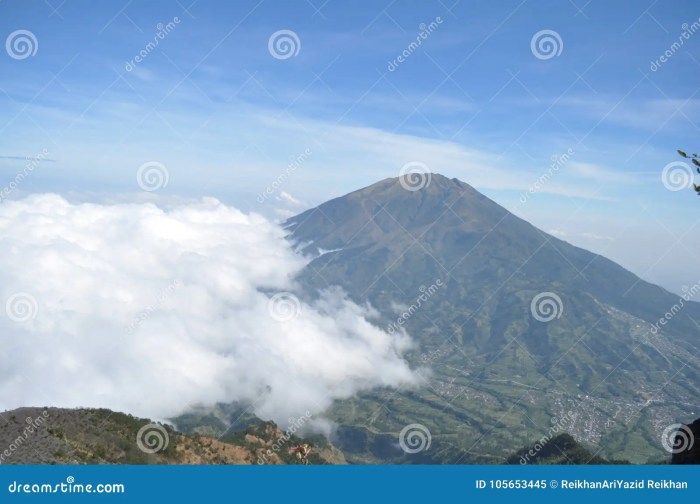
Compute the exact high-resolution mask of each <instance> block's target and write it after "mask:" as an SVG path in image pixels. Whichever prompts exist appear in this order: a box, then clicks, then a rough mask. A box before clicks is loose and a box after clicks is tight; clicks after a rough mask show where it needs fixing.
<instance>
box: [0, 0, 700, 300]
mask: <svg viewBox="0 0 700 504" xmlns="http://www.w3.org/2000/svg"><path fill="white" fill-rule="evenodd" d="M168 23H172V24H171V25H170V28H168V27H167V25H168ZM431 23H433V25H432V27H428V26H429V25H431ZM684 23H686V25H685V28H684ZM693 23H700V7H698V5H697V3H696V2H692V1H668V2H657V1H654V0H648V1H647V0H643V1H620V2H615V3H614V5H611V2H607V1H602V0H591V1H588V2H586V0H571V1H556V2H555V1H535V0H527V1H523V0H517V1H501V2H484V1H479V2H474V1H466V0H463V1H459V2H454V0H443V1H431V0H429V1H424V2H418V1H411V2H408V1H399V0H397V1H393V2H392V1H388V0H387V1H372V2H370V1H358V2H352V3H348V2H339V1H334V0H330V1H328V2H325V3H324V2H323V1H322V0H309V1H304V0H302V1H293V2H282V1H273V0H264V1H259V0H257V1H236V2H224V1H221V2H219V1H209V0H199V1H194V2H193V0H180V1H167V2H166V1H161V2H157V1H156V2H153V1H148V2H146V1H139V0H134V1H131V2H124V1H121V0H119V1H105V2H86V1H85V2H83V1H71V0H68V1H65V2H63V3H61V1H60V0H47V1H14V0H3V1H0V35H2V37H1V40H0V42H5V44H3V47H0V76H1V77H0V135H1V136H0V185H2V186H5V187H7V185H8V184H9V183H10V182H11V181H13V180H15V179H16V175H17V174H18V173H20V172H22V171H26V165H27V162H26V161H25V160H24V159H25V158H26V157H28V156H29V157H36V156H38V155H39V154H40V153H46V154H45V155H44V156H43V158H45V159H42V161H41V162H40V163H37V166H36V167H34V168H33V169H32V170H31V174H30V176H27V177H26V178H24V179H23V180H22V182H21V184H19V186H18V187H17V188H16V189H13V190H12V191H11V194H10V196H9V197H21V196H22V195H23V194H26V193H31V192H46V191H54V192H60V193H64V194H68V195H71V196H73V197H75V198H85V199H90V198H97V199H115V198H133V197H140V198H146V197H149V198H150V197H158V198H162V199H164V200H167V198H192V197H202V196H215V197H217V198H220V199H221V200H223V201H225V202H227V203H230V204H232V205H235V206H237V207H238V208H241V209H243V210H245V211H256V212H260V213H263V214H265V215H268V216H276V217H283V216H285V215H290V214H292V213H295V212H298V211H300V210H303V209H305V208H307V207H309V206H313V205H316V204H318V203H321V202H323V201H325V200H327V199H329V198H331V197H334V196H339V195H341V194H344V193H346V192H349V191H352V190H354V189H357V188H360V187H363V186H366V185H369V184H371V183H373V182H376V181H377V180H380V179H383V178H386V177H395V176H397V175H398V174H399V171H400V169H401V167H402V166H404V165H405V164H406V163H411V162H419V163H422V164H423V165H425V166H427V167H428V169H429V170H430V171H432V172H436V173H442V174H444V175H447V176H450V177H458V178H460V179H461V180H464V181H465V182H467V183H470V184H472V185H473V186H475V187H476V188H477V189H479V190H481V191H482V192H484V193H485V194H487V195H488V196H489V197H491V198H492V199H494V200H495V201H497V202H498V203H500V204H502V205H504V206H505V207H506V208H508V209H509V210H511V211H513V212H514V213H516V214H517V215H519V216H522V217H523V218H526V219H528V220H530V221H531V222H533V223H534V224H535V225H537V226H538V227H540V228H542V229H544V230H546V231H549V232H552V233H553V234H555V235H557V236H559V237H561V238H563V239H565V240H567V241H570V242H571V243H574V244H576V245H580V246H583V247H585V248H588V249H591V250H593V251H595V252H599V253H602V254H603V255H606V256H609V257H610V258H612V259H614V260H616V261H618V262H620V263H621V264H623V265H624V266H626V267H628V268H629V269H631V270H632V271H634V272H635V273H637V274H639V275H641V276H642V277H644V278H646V279H649V280H652V281H654V282H657V283H660V284H662V285H664V286H665V287H667V288H669V289H671V290H674V291H677V292H679V291H680V290H681V288H682V286H683V285H687V286H690V285H692V284H694V283H696V282H698V281H699V280H700V279H699V278H696V277H697V275H695V276H696V277H693V275H694V274H695V273H694V272H697V266H696V265H697V264H698V263H699V261H700V259H699V257H698V256H700V252H698V251H697V239H695V240H693V237H697V230H698V227H697V224H698V219H697V215H698V212H697V205H698V204H700V201H697V197H696V196H695V195H694V194H693V192H692V190H684V191H671V190H669V189H668V188H667V187H666V186H665V185H664V184H663V183H662V171H663V169H664V167H665V166H667V165H668V164H669V163H672V162H677V161H680V158H679V157H678V156H677V155H676V154H675V149H677V148H685V149H687V150H689V151H692V150H693V149H696V150H698V149H700V146H699V144H700V135H698V133H700V127H699V126H698V124H699V123H700V119H698V117H700V115H699V114H698V112H700V94H699V93H700V79H698V76H700V24H696V25H695V26H696V28H694V27H693ZM421 27H425V28H421ZM17 30H26V31H28V32H30V34H31V35H32V36H33V39H32V38H31V37H30V38H29V39H27V40H28V41H29V54H26V53H22V47H20V46H18V47H14V46H12V45H11V44H10V42H11V41H12V40H14V39H15V38H17V37H22V36H26V35H23V34H22V33H20V34H17V33H16V32H17ZM280 30H289V31H291V32H293V35H294V36H295V37H296V39H295V40H294V39H292V44H293V47H292V54H290V55H289V57H287V58H285V57H279V56H280V54H277V56H278V57H275V54H273V53H274V45H273V50H272V51H271V50H270V48H269V42H270V38H271V36H272V35H273V33H275V32H278V31H280ZM543 30H548V31H549V33H550V35H549V36H550V37H552V38H551V39H550V40H551V41H552V42H553V44H554V52H553V53H548V52H546V49H547V47H546V44H545V46H543V48H538V46H537V45H536V42H537V40H538V39H537V38H536V39H535V45H534V49H533V37H535V36H536V34H538V33H540V32H542V31H543ZM684 31H685V33H686V35H687V37H686V38H684V37H683V36H682V33H683V32H684ZM159 32H160V33H161V35H162V38H158V35H157V34H158V33H159ZM165 32H168V33H165ZM421 32H423V38H421V37H420V33H421ZM427 32H430V33H427ZM552 32H554V35H552ZM544 36H545V37H546V36H547V34H545V35H544ZM417 37H418V38H420V40H421V43H420V46H418V47H411V43H412V42H415V41H416V40H417ZM154 39H157V40H158V44H157V46H155V47H150V48H148V44H149V42H153V41H154ZM681 39H682V40H683V44H682V45H681V46H679V47H675V48H674V47H673V44H674V42H678V41H679V40H681ZM297 41H298V42H297ZM545 42H546V41H545ZM8 44H10V45H8ZM550 48H551V47H550ZM2 49H4V51H3V50H2ZM34 50H35V51H36V52H34ZM142 51H144V52H142ZM404 51H406V52H404ZM667 51H669V52H668V53H667ZM139 53H141V54H145V57H143V58H142V61H140V62H135V61H134V59H135V57H136V56H138V55H139ZM665 53H666V54H670V56H669V57H665V59H666V61H663V62H662V61H660V59H659V58H660V57H661V56H662V55H664V54H665ZM402 54H404V55H406V54H407V56H405V57H403V61H400V62H398V64H396V63H397V58H398V57H399V56H400V55H402ZM13 56H14V57H13ZM25 56H26V57H25ZM282 56H286V54H282ZM391 62H394V63H395V64H394V65H393V68H391V69H390V67H391V66H392V65H390V63H391ZM654 62H655V64H652V63H654ZM304 152H309V153H311V154H310V155H305V156H304V160H303V162H302V163H300V164H299V165H298V167H297V168H296V169H294V170H293V171H292V172H291V173H289V175H288V176H286V177H284V181H283V183H281V184H279V185H278V186H275V188H274V191H273V192H274V194H273V195H272V196H271V197H269V198H265V199H264V201H263V202H262V203H260V202H259V201H258V195H260V194H261V193H262V192H264V191H265V189H266V188H267V187H270V186H271V185H272V184H273V183H274V182H275V181H276V180H278V179H279V177H280V175H281V174H284V173H286V172H288V171H289V170H288V163H289V160H290V158H298V157H299V156H300V155H302V154H303V153H304ZM567 153H569V154H567ZM564 154H567V159H566V160H565V162H562V163H560V166H557V168H556V169H555V170H552V167H551V165H552V158H553V157H555V158H556V159H561V156H562V155H564ZM149 162H155V163H159V165H158V166H162V167H164V169H165V170H166V171H167V180H168V181H167V185H166V186H164V187H161V188H160V189H158V191H155V192H144V191H142V190H141V188H140V187H139V185H138V183H137V179H136V174H137V171H138V169H139V167H140V166H142V165H144V163H149ZM676 168H677V169H680V170H683V169H684V168H683V167H682V166H681V167H680V168H679V167H676ZM681 175H682V173H681ZM535 183H538V185H537V187H535V190H534V191H533V192H530V193H528V189H529V188H531V187H534V184H535ZM525 194H526V196H524V195H525Z"/></svg>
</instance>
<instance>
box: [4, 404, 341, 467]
mask: <svg viewBox="0 0 700 504" xmlns="http://www.w3.org/2000/svg"><path fill="white" fill-rule="evenodd" d="M301 442H305V441H303V440H301V439H299V438H297V437H294V436H292V437H291V438H288V439H285V437H284V433H283V432H282V431H281V430H280V429H278V428H277V427H276V426H275V425H274V424H273V423H272V422H262V421H261V420H258V421H257V423H256V424H255V425H254V426H253V425H250V426H249V427H248V428H247V429H246V430H244V431H241V432H237V433H235V434H232V435H230V436H227V437H223V438H218V439H217V438H213V437H208V436H200V435H188V434H183V433H181V432H177V431H175V430H174V429H173V428H172V427H171V426H169V425H165V424H155V423H153V422H151V421H150V420H146V419H143V418H135V417H133V416H131V415H126V414H124V413H118V412H113V411H110V410H106V409H62V408H43V409H42V408H19V409H16V410H12V411H6V412H3V413H0V446H3V447H6V449H4V451H3V452H0V464H293V463H296V460H295V459H294V456H293V455H292V454H289V453H288V450H287V448H289V447H290V446H296V445H297V444H299V443H301ZM317 452H318V450H317ZM309 461H310V462H311V463H315V464H325V463H344V459H343V457H342V454H341V453H340V452H338V451H337V450H335V449H333V448H332V447H328V446H326V447H323V448H322V449H321V450H320V452H318V453H315V452H312V454H311V456H310V457H309Z"/></svg>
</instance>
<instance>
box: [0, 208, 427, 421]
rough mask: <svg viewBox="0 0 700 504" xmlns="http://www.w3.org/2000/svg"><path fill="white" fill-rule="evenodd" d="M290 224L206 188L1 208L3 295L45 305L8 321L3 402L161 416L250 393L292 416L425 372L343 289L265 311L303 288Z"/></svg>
mask: <svg viewBox="0 0 700 504" xmlns="http://www.w3.org/2000/svg"><path fill="white" fill-rule="evenodd" d="M284 234H285V231H284V230H282V229H281V228H280V227H278V226H276V225H274V224H273V223H271V222H269V221H268V220H266V219H264V218H263V217H260V216H257V215H254V214H252V215H246V214H243V213H241V212H240V211H238V210H236V209H235V208H232V207H228V206H226V205H223V204H222V203H220V202H219V201H217V200H215V199H212V198H205V199H203V200H201V201H198V202H196V203H180V204H175V205H172V206H170V207H169V208H168V209H167V210H164V209H161V208H159V207H158V206H156V205H155V204H153V203H148V202H146V203H113V204H86V203H83V204H73V203H70V202H68V201H66V200H65V199H63V198H61V197H59V196H57V195H50V194H42V195H33V196H30V197H27V198H26V199H22V200H17V201H8V202H6V203H5V204H3V205H0V254H2V257H3V268H2V270H0V296H1V298H0V301H2V305H3V306H4V305H5V303H6V301H7V300H8V299H10V298H11V296H12V295H13V294H15V293H18V292H23V293H27V294H29V295H31V296H32V297H33V299H35V300H36V308H37V311H36V315H35V317H34V318H32V319H30V320H28V321H25V322H21V321H17V320H16V319H17V316H16V314H14V315H15V316H14V317H10V316H6V314H5V313H2V316H1V317H0V408H7V409H9V408H15V407H18V406H27V405H42V406H43V405H57V406H62V407H76V406H95V407H97V406H103V407H109V408H113V409H117V410H122V411H127V412H131V413H134V414H137V415H144V416H148V417H152V418H165V417H168V416H171V415H176V414H178V413H180V412H182V411H183V410H185V409H186V408H187V407H188V406H190V405H195V404H204V405H206V404H213V403H215V402H217V401H233V400H243V401H256V405H257V406H256V412H257V413H258V414H259V415H261V416H263V417H266V418H273V419H276V420H277V421H281V422H283V421H284V420H285V419H286V418H288V417H289V416H290V415H297V416H298V415H299V414H301V413H303V412H305V411H306V410H311V411H312V412H314V413H319V412H321V411H322V410H323V409H324V408H326V407H328V406H329V405H330V403H331V402H332V401H333V400H334V399H337V398H345V397H349V396H352V395H353V394H355V393H356V392H358V391H359V390H364V389H369V388H372V387H376V386H402V385H410V384H415V383H417V378H416V375H414V373H413V372H412V371H411V370H410V369H409V367H408V365H407V364H406V362H405V361H404V360H403V359H402V357H401V355H402V353H403V352H404V351H406V350H407V349H408V348H409V347H410V340H409V339H408V338H407V337H405V336H403V335H389V334H387V333H385V332H384V331H382V330H381V329H379V328H377V327H376V326H374V325H372V324H371V323H370V322H369V321H368V317H370V318H371V316H372V312H371V310H369V309H368V308H366V307H360V306H358V305H356V304H354V303H352V302H350V301H349V300H348V299H346V298H345V296H344V294H343V293H342V292H341V291H339V290H329V291H326V292H324V293H323V294H322V295H321V297H320V298H319V299H318V300H317V301H315V302H313V303H311V304H309V303H307V302H303V301H300V302H299V304H298V308H299V311H298V316H296V317H295V318H291V320H288V321H286V322H285V321H283V322H280V321H277V320H275V319H274V318H273V317H272V316H271V313H270V306H271V305H270V299H271V295H272V294H274V293H276V292H286V291H294V289H295V286H294V283H293V277H294V275H295V274H296V273H297V272H298V271H299V270H300V269H301V268H302V267H303V266H304V264H305V263H304V259H302V258H301V257H299V256H298V255H296V254H294V253H293V251H291V249H290V248H289V246H288V244H287V242H286V241H285V239H284ZM264 292H266V293H267V294H266V293H264ZM292 301H293V298H292ZM273 306H277V307H278V308H279V306H278V305H273ZM289 306H291V307H292V309H296V308H297V305H295V304H294V303H292V304H291V305H287V307H289ZM10 308H12V307H10ZM30 308H31V306H30ZM282 308H283V307H282ZM275 313H276V312H275ZM295 313H296V312H295ZM10 314H12V312H11V311H10ZM282 315H284V313H282ZM13 318H14V320H13ZM278 318H279V317H278Z"/></svg>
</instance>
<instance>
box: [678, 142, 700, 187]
mask: <svg viewBox="0 0 700 504" xmlns="http://www.w3.org/2000/svg"><path fill="white" fill-rule="evenodd" d="M678 154H680V155H681V157H684V158H685V159H690V161H691V162H692V163H693V164H694V165H695V169H696V170H697V172H698V173H700V158H698V155H697V154H690V155H688V154H686V153H685V152H683V151H682V150H680V149H678ZM693 187H694V188H695V192H696V193H698V195H699V196H700V186H699V185H697V184H693Z"/></svg>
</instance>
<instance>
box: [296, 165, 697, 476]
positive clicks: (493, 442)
mask: <svg viewBox="0 0 700 504" xmlns="http://www.w3.org/2000/svg"><path fill="white" fill-rule="evenodd" d="M402 182H404V183H402ZM406 182H407V181H406V180H399V179H397V178H393V179H386V180H382V181H380V182H377V183H376V184H373V185H371V186H369V187H366V188H364V189H361V190H358V191H355V192H352V193H350V194H347V195H345V196H342V197H339V198H336V199H333V200H331V201H328V202H326V203H324V204H322V205H320V206H318V207H316V208H313V209H310V210H307V211H306V212H304V213H302V214H300V215H297V216H295V217H292V218H290V219H289V220H287V221H286V222H285V223H284V226H285V228H286V229H287V230H288V232H289V239H290V240H291V241H292V242H293V243H294V244H295V246H296V247H297V249H298V250H299V251H300V252H301V253H303V254H305V255H307V256H309V257H310V259H312V260H311V261H310V263H309V264H308V266H307V267H306V269H305V270H304V271H303V273H302V275H301V276H300V278H299V279H298V281H299V284H300V285H301V287H302V289H303V293H304V294H302V295H307V296H313V295H314V293H316V292H318V290H319V289H323V288H326V287H330V286H335V285H337V286H341V287H342V288H343V289H345V290H346V291H347V293H348V294H349V296H350V297H351V298H352V299H353V300H355V301H356V302H358V303H367V302H368V303H370V304H371V305H372V306H373V307H374V308H376V309H377V310H378V312H379V313H380V315H381V318H380V320H378V321H375V323H378V324H380V325H382V326H384V327H385V328H387V330H389V331H398V330H403V329H405V330H406V331H407V332H408V333H409V334H410V335H411V336H412V337H413V339H414V340H415V341H416V343H417V345H418V348H417V350H416V351H415V352H413V353H412V354H410V355H409V356H408V359H409V361H410V363H411V364H412V365H413V366H414V367H415V368H416V369H418V372H420V373H421V374H422V375H423V376H425V384H424V386H422V387H420V388H418V389H413V390H404V391H398V392H397V391H392V390H379V391H375V392H372V393H369V394H364V395H363V396H362V397H360V398H356V399H352V400H347V401H340V402H338V403H337V404H336V405H335V406H334V408H333V409H332V411H331V412H330V415H331V417H332V419H333V420H335V421H336V422H338V424H339V428H338V430H337V434H336V436H337V439H336V440H334V444H336V445H337V446H339V448H341V449H343V451H344V452H346V455H348V457H349V460H351V461H356V462H382V461H401V462H412V461H420V462H435V463H440V462H452V463H470V462H484V461H489V462H494V463H500V462H504V461H505V460H506V458H507V457H508V456H509V455H510V454H511V453H512V451H513V446H525V445H527V444H528V442H529V441H530V440H531V439H538V438H539V437H540V435H542V434H543V433H545V432H546V431H547V429H548V428H549V427H550V426H551V425H552V424H553V423H556V422H560V421H562V419H564V418H566V419H567V424H566V426H565V429H564V430H565V432H569V433H570V434H572V435H573V436H574V437H575V438H576V439H577V440H578V441H582V442H585V443H587V444H588V445H591V446H594V447H595V446H597V447H599V450H600V453H599V454H598V455H601V456H605V457H608V458H619V459H627V460H630V461H633V462H645V461H650V460H658V459H659V458H662V457H664V456H665V455H667V454H666V453H665V452H664V451H663V447H662V446H663V445H662V442H661V434H662V432H663V430H664V428H665V427H667V426H668V425H670V424H674V423H677V422H679V421H684V420H686V419H689V418H692V415H693V414H694V413H697V411H698V409H700V408H698V406H699V405H700V389H699V388H698V384H699V383H700V356H698V348H699V347H700V338H699V335H700V325H698V321H700V304H699V303H696V302H691V301H689V300H683V299H679V297H678V296H676V295H673V294H671V293H669V292H667V291H665V290H664V289H662V288H660V287H658V286H655V285H652V284H650V283H648V282H645V281H643V280H641V279H640V278H639V277H637V276H635V275H634V274H633V273H631V272H629V271H627V270H626V269H624V268H623V267H621V266H620V265H618V264H616V263H614V262H612V261H610V260H608V259H606V258H605V257H602V256H600V255H597V254H593V253H591V252H588V251H586V250H583V249H581V248H578V247H575V246H573V245H571V244H569V243H567V242H565V241H562V240H560V239H558V238H556V237H554V236H551V235H549V234H547V233H545V232H543V231H541V230H539V229H537V228H536V227H534V226H532V225H531V224H529V223H527V222H526V221H524V220H522V219H520V218H518V217H516V216H515V215H513V214H512V213H510V212H508V211H507V210H506V209H505V208H503V207H501V206H499V205H498V204H496V203H495V202H493V201H491V200H490V199H488V198H487V197H485V196H484V195H482V194H480V193H479V192H478V191H476V190H475V189H474V188H472V187H471V186H469V185H468V184H466V183H464V182H461V181H459V180H457V179H448V178H446V177H443V176H441V175H438V174H432V175H431V178H430V180H429V181H428V180H424V182H429V183H427V184H423V185H424V186H423V187H421V188H420V189H418V190H407V189H406V188H405V187H404V186H407V187H408V186H409V184H408V183H406ZM641 252H643V251H640V253H641ZM692 294H693V295H696V294H697V293H695V292H692ZM698 298H699V299H700V297H698ZM679 305H680V306H679ZM548 310H549V311H548ZM550 319H551V320H550ZM661 319H663V323H660V322H659V321H660V320H661ZM667 319H668V320H667ZM652 324H656V326H655V328H653V326H652ZM422 368H427V369H422ZM415 423H417V424H421V425H422V426H424V427H425V428H427V429H428V430H429V432H430V434H431V439H432V444H431V447H430V449H429V450H428V451H424V452H422V453H419V454H416V455H410V456H409V455H406V454H404V453H403V452H402V451H400V449H399V448H398V443H397V437H398V435H399V433H400V432H401V430H402V428H403V427H405V426H406V425H409V424H415ZM370 440H374V441H371V442H370ZM377 440H378V441H377ZM377 443H378V444H377ZM378 447H383V448H378Z"/></svg>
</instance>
